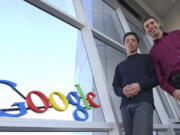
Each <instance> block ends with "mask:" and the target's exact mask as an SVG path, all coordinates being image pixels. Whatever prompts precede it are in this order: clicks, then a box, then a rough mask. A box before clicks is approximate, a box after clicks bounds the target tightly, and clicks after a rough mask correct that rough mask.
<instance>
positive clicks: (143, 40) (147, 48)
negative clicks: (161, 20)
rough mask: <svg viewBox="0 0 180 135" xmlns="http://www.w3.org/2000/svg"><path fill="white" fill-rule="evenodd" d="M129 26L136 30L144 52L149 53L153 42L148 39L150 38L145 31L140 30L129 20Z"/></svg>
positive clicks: (141, 49)
mask: <svg viewBox="0 0 180 135" xmlns="http://www.w3.org/2000/svg"><path fill="white" fill-rule="evenodd" d="M128 24H129V27H130V29H131V31H133V32H136V33H137V35H138V37H139V39H140V42H139V48H140V51H141V52H142V53H149V51H150V48H151V44H150V42H149V41H148V39H147V38H146V37H145V33H144V32H143V31H141V30H140V28H138V27H137V26H135V25H134V24H133V23H132V22H130V21H128Z"/></svg>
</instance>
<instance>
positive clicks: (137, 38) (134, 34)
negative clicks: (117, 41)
mask: <svg viewBox="0 0 180 135" xmlns="http://www.w3.org/2000/svg"><path fill="white" fill-rule="evenodd" d="M129 35H133V36H135V37H136V40H137V42H138V43H139V37H138V35H137V34H136V33H135V32H127V33H126V34H125V35H124V38H123V42H125V39H126V37H127V36H129Z"/></svg>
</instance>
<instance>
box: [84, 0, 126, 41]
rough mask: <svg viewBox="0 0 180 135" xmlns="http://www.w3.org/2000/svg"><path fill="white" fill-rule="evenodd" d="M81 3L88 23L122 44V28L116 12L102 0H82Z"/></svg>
mask: <svg viewBox="0 0 180 135" xmlns="http://www.w3.org/2000/svg"><path fill="white" fill-rule="evenodd" d="M83 4H84V7H85V11H86V14H87V17H88V20H89V23H90V25H91V26H92V27H93V28H95V29H97V30H98V31H100V32H102V33H103V34H105V35H107V36H109V37H110V38H112V39H114V40H116V41H117V42H119V43H121V44H122V43H123V36H124V30H123V28H122V26H121V23H120V21H119V19H118V16H117V14H116V12H115V11H114V10H113V9H112V8H111V7H110V6H109V5H107V4H106V3H104V1H103V0H88V1H87V0H83Z"/></svg>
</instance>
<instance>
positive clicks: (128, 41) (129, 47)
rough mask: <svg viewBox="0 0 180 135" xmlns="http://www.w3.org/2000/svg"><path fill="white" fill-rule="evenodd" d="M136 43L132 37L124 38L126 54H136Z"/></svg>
mask: <svg viewBox="0 0 180 135" xmlns="http://www.w3.org/2000/svg"><path fill="white" fill-rule="evenodd" d="M138 45H139V43H138V41H137V39H136V37H135V36H134V35H128V36H126V38H125V48H126V52H127V53H134V52H137V48H138Z"/></svg>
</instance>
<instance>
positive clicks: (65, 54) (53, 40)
mask: <svg viewBox="0 0 180 135" xmlns="http://www.w3.org/2000/svg"><path fill="white" fill-rule="evenodd" d="M7 11H8V12H7ZM0 13H1V19H2V20H1V22H0V25H1V26H2V29H1V31H0V36H1V40H0V44H1V50H0V58H1V70H0V73H1V82H2V80H9V81H12V82H15V83H16V84H17V86H16V87H15V88H16V89H17V90H18V91H19V92H20V93H22V94H23V95H24V96H27V94H28V93H29V92H30V91H32V90H37V91H41V92H42V93H43V94H44V95H45V96H46V97H47V98H49V95H50V93H51V92H53V91H58V92H61V93H63V94H64V96H67V94H68V93H69V92H71V91H75V92H77V89H76V88H75V84H77V83H79V84H80V86H81V88H82V91H83V92H84V94H85V95H86V94H87V92H89V91H94V88H93V87H92V86H93V84H92V82H93V77H92V73H91V70H90V66H89V63H88V59H87V55H86V51H85V49H84V42H83V40H82V35H81V33H80V32H79V30H77V29H76V28H74V27H72V26H70V25H68V24H66V23H64V22H62V21H60V20H58V19H56V18H55V17H53V16H51V15H49V14H47V13H45V12H43V11H41V10H40V9H38V8H36V7H34V6H32V5H30V4H28V3H26V2H24V1H19V0H14V1H11V4H9V1H3V3H1V8H0ZM79 46H81V48H79ZM79 54H80V56H79ZM81 54H83V55H81ZM79 57H82V60H86V61H84V62H85V63H83V64H82V65H81V66H79V63H78V62H79V61H80V62H82V61H81V60H79V61H78V58H79ZM78 66H79V67H80V68H79V69H80V72H77V67H78ZM85 71H86V72H85ZM85 74H86V75H85ZM77 75H79V76H78V77H77ZM81 75H82V76H81ZM83 77H84V78H83ZM83 79H84V80H83ZM85 79H86V80H88V81H87V82H86V81H85ZM0 91H1V98H0V102H1V103H3V104H1V105H0V108H1V109H9V108H11V109H12V107H10V106H11V105H12V104H13V103H15V102H25V105H26V107H27V104H26V103H27V102H26V101H25V100H24V98H22V97H20V96H19V95H18V94H17V92H15V91H14V90H13V89H11V88H10V87H9V86H7V85H4V84H0ZM78 96H79V95H78ZM53 98H54V99H55V102H56V103H57V105H58V106H60V107H62V108H64V107H65V105H64V104H63V101H62V100H61V99H60V98H58V96H56V95H54V96H53ZM72 98H73V97H72ZM73 100H74V98H73ZM96 100H97V104H100V103H99V102H98V101H99V100H98V96H97V97H96ZM32 101H33V102H34V104H35V106H43V102H42V100H41V99H40V98H39V97H38V96H37V95H35V94H32ZM80 104H81V106H83V107H84V103H83V102H82V100H80ZM15 108H16V107H15ZM75 109H76V107H75V106H72V105H69V107H68V108H67V110H65V111H61V112H59V111H56V110H54V109H53V108H49V109H48V110H47V111H46V112H44V113H35V112H33V111H31V110H28V113H27V114H26V115H24V116H22V117H26V118H45V119H60V120H74V117H73V112H74V111H75ZM40 110H43V109H40ZM93 111H94V112H96V111H98V112H101V113H100V114H99V115H102V116H100V117H101V119H99V120H98V121H104V117H103V114H102V110H101V107H99V108H97V109H93V108H91V110H88V111H87V113H88V115H89V118H88V121H95V120H94V119H93ZM6 113H10V114H17V113H18V112H16V111H12V110H9V111H7V112H6ZM77 114H78V116H80V117H82V118H83V119H84V117H85V116H84V114H83V113H81V112H79V111H78V112H77Z"/></svg>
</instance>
